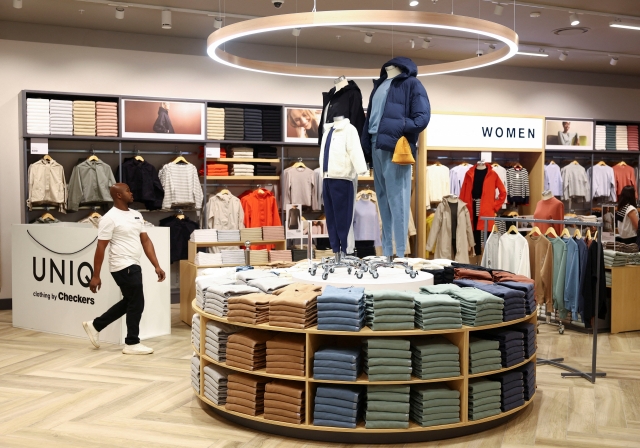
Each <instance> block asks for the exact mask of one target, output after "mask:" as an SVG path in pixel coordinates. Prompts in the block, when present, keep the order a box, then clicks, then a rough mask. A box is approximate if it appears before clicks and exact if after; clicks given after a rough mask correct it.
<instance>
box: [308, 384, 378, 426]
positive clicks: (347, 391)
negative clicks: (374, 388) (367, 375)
mask: <svg viewBox="0 0 640 448" xmlns="http://www.w3.org/2000/svg"><path fill="white" fill-rule="evenodd" d="M365 403H366V393H365V390H364V388H362V387H357V386H341V385H326V386H325V385H319V386H318V388H317V389H316V396H315V403H314V408H313V425H314V426H335V427H338V428H350V429H353V428H355V427H356V426H357V424H358V421H359V420H360V419H361V418H362V414H363V411H364V408H365Z"/></svg>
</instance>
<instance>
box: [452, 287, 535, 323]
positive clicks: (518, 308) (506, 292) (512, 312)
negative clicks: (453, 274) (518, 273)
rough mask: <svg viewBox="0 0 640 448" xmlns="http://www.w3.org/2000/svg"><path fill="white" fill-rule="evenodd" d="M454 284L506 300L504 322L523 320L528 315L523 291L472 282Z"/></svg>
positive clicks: (503, 313) (503, 312)
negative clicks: (476, 289)
mask: <svg viewBox="0 0 640 448" xmlns="http://www.w3.org/2000/svg"><path fill="white" fill-rule="evenodd" d="M454 283H455V284H456V285H458V286H468V287H472V288H478V289H480V290H482V291H485V292H488V293H489V294H493V295H494V296H496V297H500V298H501V299H502V300H504V308H503V309H502V320H503V322H509V321H511V320H516V319H522V318H523V317H525V316H526V315H527V310H526V299H525V297H524V296H525V293H524V292H522V291H518V290H517V289H511V288H507V287H506V286H500V285H495V284H486V283H480V282H475V281H472V280H455V281H454Z"/></svg>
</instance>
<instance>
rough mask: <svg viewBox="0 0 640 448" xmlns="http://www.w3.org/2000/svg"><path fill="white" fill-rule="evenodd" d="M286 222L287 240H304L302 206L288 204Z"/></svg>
mask: <svg viewBox="0 0 640 448" xmlns="http://www.w3.org/2000/svg"><path fill="white" fill-rule="evenodd" d="M284 222H285V230H286V235H287V239H297V238H302V236H303V227H302V204H287V206H286V216H285V221H284Z"/></svg>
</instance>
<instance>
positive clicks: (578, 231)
mask: <svg viewBox="0 0 640 448" xmlns="http://www.w3.org/2000/svg"><path fill="white" fill-rule="evenodd" d="M573 237H574V238H578V239H581V238H582V233H580V229H576V231H575V232H573Z"/></svg>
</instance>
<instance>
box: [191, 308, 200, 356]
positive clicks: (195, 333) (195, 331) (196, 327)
mask: <svg viewBox="0 0 640 448" xmlns="http://www.w3.org/2000/svg"><path fill="white" fill-rule="evenodd" d="M191 343H192V344H193V346H194V347H195V349H196V351H197V352H200V315H199V314H198V313H195V314H194V315H193V317H192V318H191Z"/></svg>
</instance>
